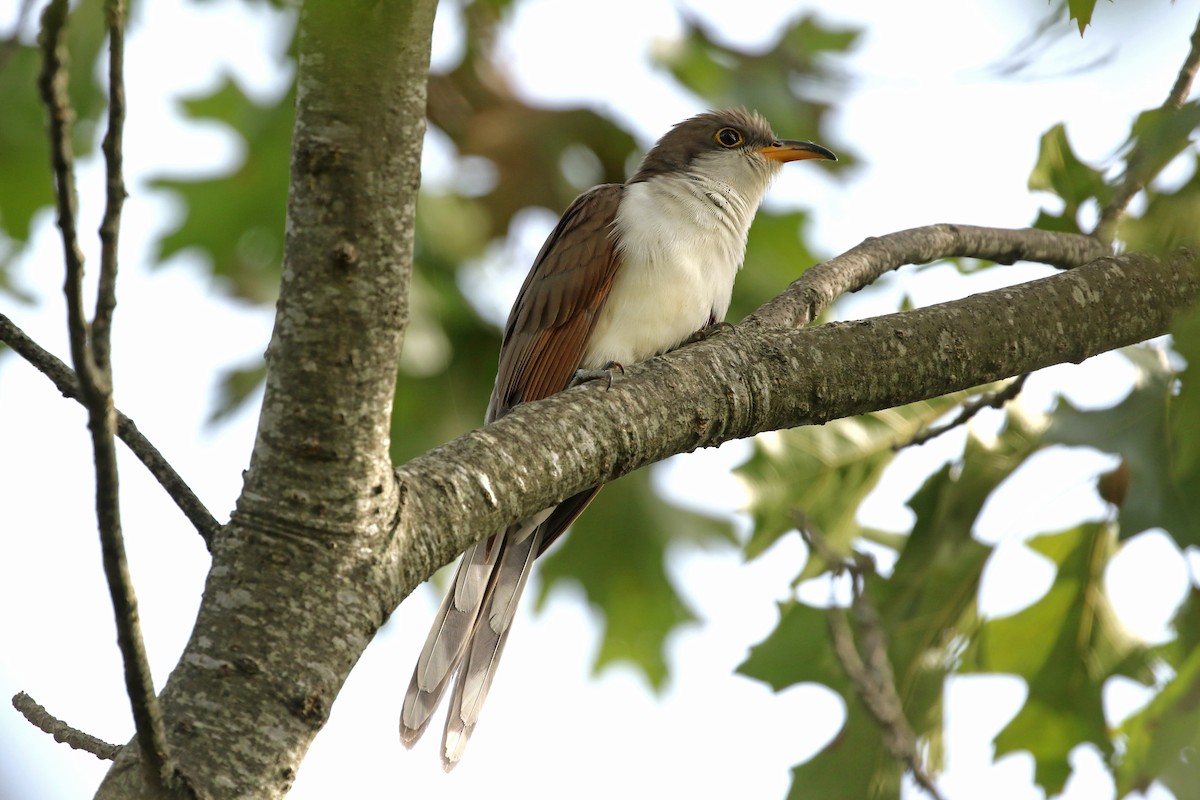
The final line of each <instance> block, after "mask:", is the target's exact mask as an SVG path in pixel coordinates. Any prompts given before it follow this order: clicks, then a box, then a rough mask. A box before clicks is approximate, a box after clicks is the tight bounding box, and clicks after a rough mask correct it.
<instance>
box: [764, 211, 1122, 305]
mask: <svg viewBox="0 0 1200 800" xmlns="http://www.w3.org/2000/svg"><path fill="white" fill-rule="evenodd" d="M1111 252H1112V248H1110V247H1108V246H1106V245H1104V244H1101V243H1100V242H1097V241H1096V240H1095V239H1093V238H1091V237H1088V236H1080V235H1077V234H1069V233H1053V232H1050V231H1042V230H1037V229H1036V228H1024V229H1018V230H1006V229H1002V228H980V227H976V226H973V225H950V224H940V225H927V226H925V227H923V228H910V229H909V230H905V231H897V232H896V233H889V234H886V235H884V236H872V237H871V238H869V239H866V240H864V241H863V242H862V244H860V245H858V246H857V247H853V248H851V249H849V250H847V251H846V252H845V253H842V254H841V255H840V256H837V257H836V258H831V259H830V260H829V261H826V262H824V263H822V264H817V265H815V266H812V267H809V268H808V269H807V270H805V271H804V274H803V275H801V276H800V277H799V278H797V279H796V280H795V281H793V282H792V284H791V285H790V286H788V288H787V289H785V290H784V291H783V292H781V293H780V294H779V295H778V296H777V297H775V298H774V299H772V300H770V301H768V302H767V303H764V304H763V305H762V307H760V308H759V309H758V310H757V311H755V312H754V313H753V314H751V315H750V316H749V317H747V318H746V321H745V322H744V323H743V325H744V326H750V327H754V326H759V325H765V326H769V327H777V328H798V327H801V326H804V325H807V324H809V323H810V322H813V321H814V320H816V319H817V317H819V316H820V315H821V312H823V311H824V310H825V309H826V308H828V307H829V306H830V305H831V304H832V303H833V301H834V300H836V299H838V298H839V297H841V296H842V295H843V294H847V293H849V292H857V291H858V290H859V289H862V288H864V287H866V286H869V285H871V284H872V283H874V282H875V281H877V280H879V278H880V277H881V276H883V275H884V274H886V273H888V272H890V271H892V270H894V269H898V268H900V267H903V266H905V265H907V264H926V263H928V262H930V261H937V260H939V259H943V258H981V259H984V260H986V261H994V262H996V263H997V264H1013V263H1016V262H1017V261H1033V262H1036V263H1039V264H1049V265H1051V266H1055V267H1059V268H1060V269H1071V268H1073V267H1078V266H1082V265H1083V264H1087V263H1088V262H1090V261H1094V260H1095V259H1097V258H1100V257H1102V256H1106V255H1109V254H1110V253H1111Z"/></svg>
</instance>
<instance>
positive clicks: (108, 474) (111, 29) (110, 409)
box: [39, 0, 175, 796]
mask: <svg viewBox="0 0 1200 800" xmlns="http://www.w3.org/2000/svg"><path fill="white" fill-rule="evenodd" d="M105 11H106V18H107V23H108V33H109V48H110V58H109V66H110V72H109V98H110V104H115V105H116V109H115V111H114V110H110V114H109V125H110V130H109V131H108V133H107V135H106V136H105V147H104V151H105V157H106V162H107V164H108V177H109V196H108V200H109V202H108V209H107V210H106V212H105V221H104V228H105V229H107V234H106V233H105V232H104V231H102V233H101V238H102V245H103V248H104V250H105V253H104V256H103V258H102V263H101V274H100V287H99V293H98V299H97V313H96V318H95V319H94V320H93V322H92V324H89V322H88V320H87V317H86V314H85V312H84V308H83V254H82V252H81V250H80V248H79V242H78V237H77V235H76V221H75V215H76V205H77V199H76V188H75V176H74V155H73V153H72V150H71V137H70V128H71V120H72V117H73V111H72V109H71V106H70V99H69V97H68V94H67V69H66V62H67V52H66V45H65V43H64V36H63V33H64V30H65V28H66V22H67V13H68V5H67V2H66V0H52V2H51V3H50V5H49V6H47V8H46V11H45V13H44V14H43V15H42V35H41V46H42V53H43V59H44V63H43V68H42V74H41V79H40V80H39V86H40V88H41V92H42V100H43V102H44V103H45V106H46V109H47V111H48V112H49V116H50V125H49V128H50V150H51V153H52V159H51V160H52V164H53V167H54V174H55V184H56V190H57V191H56V193H57V202H58V211H59V216H58V224H59V229H60V231H61V233H62V240H63V251H64V254H65V263H66V281H65V283H64V286H63V291H64V293H65V295H66V299H67V330H68V334H69V336H68V338H69V340H70V343H71V359H72V361H73V362H74V365H75V373H76V375H77V376H78V377H79V387H80V395H81V398H82V400H83V404H84V406H85V407H86V408H87V411H88V429H89V430H90V431H91V435H92V450H93V453H94V457H95V465H96V518H97V522H98V527H99V530H100V550H101V556H102V561H103V564H104V575H105V578H106V579H107V582H108V588H109V594H110V596H111V598H112V603H113V613H114V616H115V617H116V624H117V643H118V645H119V647H120V649H121V657H122V662H123V664H124V667H125V689H126V692H127V693H128V695H129V702H130V706H131V708H132V711H133V719H134V726H135V729H136V739H137V742H138V745H139V748H140V750H141V753H142V758H143V759H144V760H145V763H146V765H147V769H146V773H147V774H148V776H149V777H150V780H151V781H152V784H151V785H152V787H153V789H154V790H155V792H156V793H157V794H159V795H162V796H167V795H168V794H169V793H170V794H173V792H171V791H170V787H172V786H173V785H174V784H175V781H174V780H173V778H172V772H173V770H172V768H171V766H170V755H169V752H168V749H167V738H166V732H165V730H164V726H163V720H162V710H161V708H160V707H159V705H158V696H157V694H156V693H155V691H154V681H153V679H152V677H151V675H150V665H149V662H148V660H147V658H146V649H145V645H144V643H143V641H142V634H141V626H140V623H139V621H138V611H137V597H136V595H135V594H134V591H133V583H132V580H131V578H130V574H129V564H128V561H127V560H126V557H125V543H124V537H123V535H122V532H121V514H120V492H119V485H118V479H117V455H116V442H115V433H116V408H115V407H114V406H113V399H112V370H111V365H110V362H109V330H110V322H111V314H112V310H113V306H114V305H115V300H114V299H113V298H114V297H115V294H114V289H115V278H116V251H115V247H116V225H117V224H118V222H119V219H120V202H121V200H123V197H124V187H123V182H122V181H121V179H120V175H119V172H120V166H121V158H120V146H121V133H120V130H113V129H111V126H113V125H116V126H118V127H119V126H120V125H121V124H122V122H123V121H124V86H123V79H122V76H121V74H120V73H121V69H122V67H123V62H124V36H125V5H124V2H123V0H108V2H107V3H106V7H105ZM114 175H115V176H116V177H115V179H114ZM114 187H115V189H116V191H114ZM117 195H119V197H118V196H117Z"/></svg>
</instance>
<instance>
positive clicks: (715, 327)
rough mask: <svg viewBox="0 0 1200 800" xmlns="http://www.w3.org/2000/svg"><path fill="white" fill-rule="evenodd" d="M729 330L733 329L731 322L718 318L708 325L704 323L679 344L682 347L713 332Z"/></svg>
mask: <svg viewBox="0 0 1200 800" xmlns="http://www.w3.org/2000/svg"><path fill="white" fill-rule="evenodd" d="M731 330H733V323H732V322H726V321H725V320H719V321H717V322H713V323H712V324H710V325H706V326H705V327H703V328H701V329H700V330H698V331H696V332H695V333H693V334H692V335H691V336H689V337H688V338H686V339H684V340H683V344H681V345H679V346H680V347H683V346H685V345H689V344H694V343H696V342H702V341H704V340H705V339H707V338H708V337H710V336H712V335H713V334H715V333H723V332H725V331H731Z"/></svg>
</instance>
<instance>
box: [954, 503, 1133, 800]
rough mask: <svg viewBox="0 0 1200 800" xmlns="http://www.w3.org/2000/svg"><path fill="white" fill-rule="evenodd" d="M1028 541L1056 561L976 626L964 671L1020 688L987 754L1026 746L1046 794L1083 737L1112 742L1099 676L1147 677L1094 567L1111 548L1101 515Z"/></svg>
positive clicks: (1105, 746)
mask: <svg viewBox="0 0 1200 800" xmlns="http://www.w3.org/2000/svg"><path fill="white" fill-rule="evenodd" d="M1029 546H1030V547H1031V548H1032V549H1033V550H1035V551H1037V552H1038V553H1041V554H1042V555H1044V556H1046V557H1047V558H1049V559H1050V560H1051V561H1052V562H1053V563H1054V564H1055V565H1056V567H1057V568H1058V574H1057V577H1056V578H1055V581H1054V584H1053V585H1052V586H1051V587H1050V590H1049V591H1048V592H1047V593H1046V595H1045V596H1044V597H1042V598H1041V599H1040V600H1039V601H1038V602H1036V603H1034V604H1033V605H1031V606H1029V607H1028V608H1026V609H1024V610H1023V611H1020V612H1018V613H1016V614H1014V615H1011V616H1008V617H1002V618H999V619H994V620H989V621H987V622H985V623H984V624H983V625H982V627H981V628H980V630H979V633H978V636H977V637H976V639H975V642H974V643H973V645H972V646H971V647H970V648H969V650H968V653H967V655H966V656H965V661H966V663H967V664H968V665H969V668H968V669H965V670H964V671H972V670H973V671H978V672H1003V673H1012V674H1015V675H1018V676H1020V677H1022V678H1024V680H1025V681H1026V683H1027V684H1028V686H1029V694H1028V697H1027V699H1026V702H1025V705H1024V706H1023V707H1022V708H1021V710H1020V711H1019V712H1018V713H1017V715H1016V717H1014V718H1013V719H1012V721H1011V722H1009V724H1008V725H1007V726H1005V728H1004V729H1003V730H1002V731H1001V732H1000V733H999V735H997V737H996V755H997V757H999V756H1003V755H1005V754H1007V753H1011V752H1014V751H1018V750H1026V751H1029V752H1030V753H1031V754H1032V755H1033V757H1034V758H1035V759H1036V761H1037V769H1036V774H1035V780H1036V781H1037V783H1038V785H1040V786H1042V787H1043V788H1044V789H1045V790H1046V792H1047V794H1055V793H1057V792H1059V791H1061V790H1062V788H1063V786H1064V785H1065V784H1066V781H1067V778H1068V777H1070V774H1071V766H1070V763H1069V756H1070V753H1071V750H1072V749H1074V748H1075V747H1076V746H1077V745H1079V744H1082V743H1085V742H1090V743H1092V744H1094V745H1095V746H1096V747H1098V748H1099V749H1100V751H1101V752H1102V753H1104V754H1105V755H1106V756H1110V757H1111V755H1112V753H1113V745H1112V742H1111V740H1110V738H1109V732H1108V728H1107V725H1106V723H1105V719H1104V708H1103V694H1102V693H1103V689H1104V683H1105V681H1107V680H1108V679H1109V678H1110V677H1112V676H1114V675H1126V676H1129V677H1132V678H1135V679H1137V680H1141V681H1143V682H1149V681H1150V680H1151V676H1150V674H1149V669H1148V664H1147V654H1146V650H1145V648H1144V647H1143V646H1142V645H1141V644H1140V643H1139V642H1137V641H1135V640H1134V639H1133V638H1132V637H1130V636H1129V635H1128V634H1127V633H1126V632H1125V630H1124V629H1123V627H1122V626H1121V624H1120V622H1119V620H1117V618H1116V615H1115V613H1114V612H1113V610H1112V607H1111V605H1110V604H1109V601H1108V598H1107V596H1106V595H1105V593H1104V583H1103V577H1104V570H1105V568H1106V566H1107V565H1108V562H1109V560H1110V559H1111V558H1112V556H1113V554H1114V553H1115V552H1116V549H1117V541H1116V535H1115V532H1114V531H1113V530H1112V528H1111V527H1110V526H1109V525H1107V524H1104V523H1085V524H1083V525H1080V526H1078V527H1076V528H1072V529H1070V530H1067V531H1064V532H1062V533H1056V534H1046V535H1042V536H1038V537H1036V538H1034V539H1032V540H1030V542H1029Z"/></svg>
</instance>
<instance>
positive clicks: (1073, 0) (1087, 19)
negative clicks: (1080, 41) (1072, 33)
mask: <svg viewBox="0 0 1200 800" xmlns="http://www.w3.org/2000/svg"><path fill="white" fill-rule="evenodd" d="M1067 8H1069V9H1070V11H1071V19H1073V20H1075V22H1076V24H1078V25H1079V35H1080V36H1083V29H1084V28H1086V27H1087V26H1088V25H1091V24H1092V12H1093V11H1095V10H1096V0H1067Z"/></svg>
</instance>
